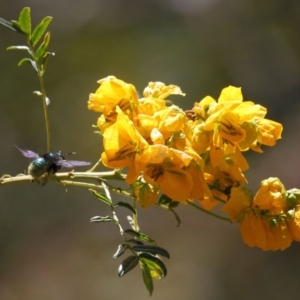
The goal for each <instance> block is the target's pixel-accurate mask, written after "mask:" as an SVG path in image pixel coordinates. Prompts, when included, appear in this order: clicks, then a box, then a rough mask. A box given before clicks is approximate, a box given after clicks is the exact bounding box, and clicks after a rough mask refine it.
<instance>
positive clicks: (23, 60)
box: [18, 58, 38, 72]
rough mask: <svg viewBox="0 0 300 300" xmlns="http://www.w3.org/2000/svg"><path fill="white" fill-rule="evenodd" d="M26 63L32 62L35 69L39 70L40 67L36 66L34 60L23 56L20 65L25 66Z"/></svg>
mask: <svg viewBox="0 0 300 300" xmlns="http://www.w3.org/2000/svg"><path fill="white" fill-rule="evenodd" d="M25 64H31V66H32V67H33V69H34V70H35V71H36V72H38V68H37V66H36V63H35V61H34V60H32V59H30V58H23V59H21V60H20V61H19V63H18V66H23V65H25Z"/></svg>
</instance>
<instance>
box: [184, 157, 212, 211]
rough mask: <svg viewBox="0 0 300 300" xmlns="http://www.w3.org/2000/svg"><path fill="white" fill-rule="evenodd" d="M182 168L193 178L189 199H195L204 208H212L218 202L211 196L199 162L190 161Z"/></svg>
mask: <svg viewBox="0 0 300 300" xmlns="http://www.w3.org/2000/svg"><path fill="white" fill-rule="evenodd" d="M184 170H185V171H186V172H188V173H189V174H190V176H191V177H192V179H193V186H192V189H191V191H190V194H189V199H191V200H194V199H197V200H198V201H199V203H200V204H201V205H202V206H203V207H204V208H205V209H206V210H211V209H213V208H214V207H215V206H216V205H217V204H218V201H216V200H215V199H214V198H213V195H212V193H211V191H210V189H209V187H208V185H207V183H206V181H205V178H204V174H203V170H202V168H201V166H199V163H197V162H196V161H192V162H191V163H190V164H189V165H188V166H187V167H186V168H184Z"/></svg>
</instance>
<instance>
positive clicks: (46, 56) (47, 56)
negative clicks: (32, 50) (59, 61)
mask: <svg viewBox="0 0 300 300" xmlns="http://www.w3.org/2000/svg"><path fill="white" fill-rule="evenodd" d="M54 55H55V53H54V52H46V53H45V54H44V55H43V57H41V58H40V64H41V69H42V71H43V73H44V72H45V69H46V63H47V61H48V58H49V57H50V56H54Z"/></svg>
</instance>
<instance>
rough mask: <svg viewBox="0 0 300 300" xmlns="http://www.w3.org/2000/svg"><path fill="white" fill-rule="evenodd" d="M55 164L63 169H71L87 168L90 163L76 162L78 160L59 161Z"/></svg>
mask: <svg viewBox="0 0 300 300" xmlns="http://www.w3.org/2000/svg"><path fill="white" fill-rule="evenodd" d="M57 164H58V165H60V166H62V167H65V168H73V167H81V166H88V165H90V164H91V163H90V162H87V161H78V160H59V161H58V162H57Z"/></svg>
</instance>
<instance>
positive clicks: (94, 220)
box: [90, 216, 114, 223]
mask: <svg viewBox="0 0 300 300" xmlns="http://www.w3.org/2000/svg"><path fill="white" fill-rule="evenodd" d="M90 222H92V223H100V222H114V219H113V218H112V217H110V216H106V217H101V216H96V217H93V218H91V220H90Z"/></svg>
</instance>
